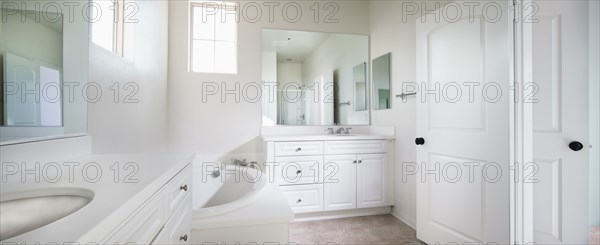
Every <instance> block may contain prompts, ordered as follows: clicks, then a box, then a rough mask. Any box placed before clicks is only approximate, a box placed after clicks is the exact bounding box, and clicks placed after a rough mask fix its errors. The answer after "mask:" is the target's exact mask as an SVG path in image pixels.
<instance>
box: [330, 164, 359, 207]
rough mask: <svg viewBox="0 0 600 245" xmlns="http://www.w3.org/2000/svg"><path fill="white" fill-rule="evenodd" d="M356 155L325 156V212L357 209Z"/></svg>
mask: <svg viewBox="0 0 600 245" xmlns="http://www.w3.org/2000/svg"><path fill="white" fill-rule="evenodd" d="M356 164H357V160H356V155H339V156H337V155H336V156H325V167H324V168H325V171H324V173H325V177H324V190H323V193H324V195H325V198H324V201H325V210H342V209H351V208H356Z"/></svg>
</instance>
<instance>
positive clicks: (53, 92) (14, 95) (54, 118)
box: [0, 9, 63, 127]
mask: <svg viewBox="0 0 600 245" xmlns="http://www.w3.org/2000/svg"><path fill="white" fill-rule="evenodd" d="M1 11H2V13H3V14H2V16H3V18H2V21H1V23H0V30H1V32H0V33H1V34H0V56H1V58H2V64H1V67H2V69H1V71H0V73H1V75H2V81H3V83H2V90H1V94H2V96H3V98H2V106H1V107H0V108H1V109H0V110H1V112H2V113H0V117H1V119H2V120H0V121H1V122H2V124H1V125H2V126H20V127H32V126H45V127H59V126H62V103H61V86H62V85H61V84H62V73H63V68H62V66H63V20H62V14H58V13H50V12H44V13H43V15H42V13H40V12H36V11H29V10H14V9H11V10H7V9H1ZM39 16H44V18H38V17H39Z"/></svg>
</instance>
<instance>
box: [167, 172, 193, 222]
mask: <svg viewBox="0 0 600 245" xmlns="http://www.w3.org/2000/svg"><path fill="white" fill-rule="evenodd" d="M191 188H192V166H191V164H190V165H188V166H187V167H185V168H184V169H183V170H181V172H179V173H178V174H177V175H175V177H173V179H171V181H169V183H168V184H167V189H166V192H167V200H169V207H168V208H169V209H168V210H167V212H168V214H169V215H171V214H172V213H173V212H174V211H175V209H176V208H177V207H179V205H180V204H181V203H182V202H183V200H184V199H185V198H186V196H187V195H189V194H190V193H192V189H191Z"/></svg>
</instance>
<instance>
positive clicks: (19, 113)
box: [4, 53, 42, 126]
mask: <svg viewBox="0 0 600 245" xmlns="http://www.w3.org/2000/svg"><path fill="white" fill-rule="evenodd" d="M5 55H6V58H5V61H4V64H5V66H6V69H5V70H6V75H5V76H6V82H7V84H5V86H6V87H5V91H4V93H5V94H4V96H5V99H6V108H5V120H6V122H5V123H6V125H10V126H39V125H40V100H41V99H42V98H40V94H39V89H38V90H37V92H36V87H37V86H39V65H38V64H37V63H36V62H34V61H32V60H28V59H25V58H22V57H19V56H17V55H14V54H10V53H6V54H5ZM9 87H10V89H8V88H9ZM9 90H10V91H9Z"/></svg>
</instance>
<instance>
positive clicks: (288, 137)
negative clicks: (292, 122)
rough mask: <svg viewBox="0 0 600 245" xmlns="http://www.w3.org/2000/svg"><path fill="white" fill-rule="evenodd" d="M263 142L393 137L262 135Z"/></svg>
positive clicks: (385, 136) (364, 135) (390, 136)
mask: <svg viewBox="0 0 600 245" xmlns="http://www.w3.org/2000/svg"><path fill="white" fill-rule="evenodd" d="M261 137H262V139H263V140H264V141H319V140H388V139H394V138H395V137H394V136H393V135H381V134H295V135H285V134H277V135H262V136H261Z"/></svg>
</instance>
